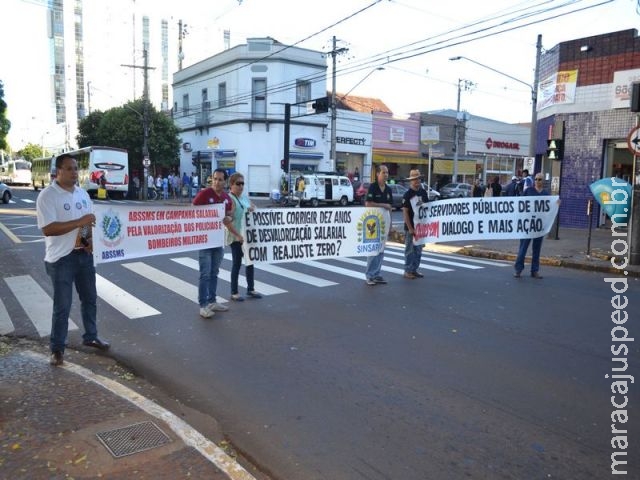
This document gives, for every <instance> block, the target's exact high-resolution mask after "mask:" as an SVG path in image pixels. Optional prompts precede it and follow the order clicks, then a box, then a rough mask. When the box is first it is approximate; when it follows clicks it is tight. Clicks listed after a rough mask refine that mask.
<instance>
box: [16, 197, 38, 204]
mask: <svg viewBox="0 0 640 480" xmlns="http://www.w3.org/2000/svg"><path fill="white" fill-rule="evenodd" d="M20 200H21V201H23V202H24V203H36V202H35V201H34V200H31V199H30V198H21V199H20Z"/></svg>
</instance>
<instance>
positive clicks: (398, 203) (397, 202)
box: [389, 183, 409, 210]
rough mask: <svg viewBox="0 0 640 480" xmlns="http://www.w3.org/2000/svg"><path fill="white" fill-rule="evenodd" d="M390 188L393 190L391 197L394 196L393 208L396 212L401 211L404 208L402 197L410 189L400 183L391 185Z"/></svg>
mask: <svg viewBox="0 0 640 480" xmlns="http://www.w3.org/2000/svg"><path fill="white" fill-rule="evenodd" d="M389 188H390V189H391V195H393V200H392V203H391V207H392V208H393V209H394V210H400V208H402V196H403V195H404V193H405V192H406V191H407V190H409V189H408V188H407V187H405V186H404V185H400V184H399V183H393V184H389Z"/></svg>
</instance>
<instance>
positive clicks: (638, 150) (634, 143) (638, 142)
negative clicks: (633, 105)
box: [627, 127, 640, 155]
mask: <svg viewBox="0 0 640 480" xmlns="http://www.w3.org/2000/svg"><path fill="white" fill-rule="evenodd" d="M627 148H628V149H629V151H630V152H631V153H633V154H634V155H640V127H635V128H633V129H631V131H630V132H629V136H628V137H627Z"/></svg>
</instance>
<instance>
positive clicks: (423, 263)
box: [385, 252, 484, 272]
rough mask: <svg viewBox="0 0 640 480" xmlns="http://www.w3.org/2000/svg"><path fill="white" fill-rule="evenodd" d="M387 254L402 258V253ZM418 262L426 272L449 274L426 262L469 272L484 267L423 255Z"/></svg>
mask: <svg viewBox="0 0 640 480" xmlns="http://www.w3.org/2000/svg"><path fill="white" fill-rule="evenodd" d="M389 254H390V255H395V256H402V257H403V258H404V252H403V253H399V252H389ZM385 260H386V257H385ZM389 261H391V262H393V261H396V260H392V259H389ZM403 261H404V260H403ZM420 261H421V266H422V268H426V269H427V270H435V271H437V272H450V271H451V269H447V268H443V269H441V267H436V266H433V265H429V264H428V263H426V262H431V263H442V264H443V265H451V266H452V267H460V268H468V269H470V270H479V269H481V268H484V267H479V266H478V265H469V264H467V263H461V262H452V261H451V260H438V259H437V258H429V256H425V255H423V256H422V257H421V259H420Z"/></svg>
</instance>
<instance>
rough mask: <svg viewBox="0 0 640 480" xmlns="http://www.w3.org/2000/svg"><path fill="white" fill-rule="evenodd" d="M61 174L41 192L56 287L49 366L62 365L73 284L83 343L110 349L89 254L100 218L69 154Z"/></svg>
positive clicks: (40, 212) (61, 160) (48, 264)
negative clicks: (99, 321)
mask: <svg viewBox="0 0 640 480" xmlns="http://www.w3.org/2000/svg"><path fill="white" fill-rule="evenodd" d="M56 171H57V177H56V179H55V181H53V182H52V183H51V185H49V186H48V187H47V188H45V189H44V190H43V191H42V193H40V195H39V196H38V200H37V203H36V212H37V216H38V227H39V228H40V229H41V230H42V233H43V234H44V236H45V257H44V264H45V268H46V271H47V274H48V275H49V277H51V283H52V285H53V311H52V314H51V336H50V338H49V345H50V349H51V360H50V363H51V365H54V366H59V365H62V364H63V357H64V350H65V347H66V344H67V335H68V330H69V312H70V311H71V304H72V300H73V284H74V283H75V286H76V291H77V292H78V296H79V298H80V304H81V309H80V312H81V314H82V325H83V326H84V334H83V335H82V340H83V341H82V343H83V345H87V346H89V347H94V348H98V349H100V350H107V349H108V348H109V343H107V342H105V341H102V340H100V339H99V338H98V329H97V326H96V300H97V293H96V269H95V267H94V264H93V255H92V252H91V247H92V238H91V227H92V226H95V223H96V217H95V215H94V213H93V204H92V203H91V199H90V198H89V195H88V194H87V192H86V191H85V190H83V189H82V188H80V187H78V186H77V185H76V183H77V182H78V164H77V162H76V159H75V158H74V157H73V156H71V155H68V154H64V153H63V154H62V155H60V156H59V157H57V158H56Z"/></svg>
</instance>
